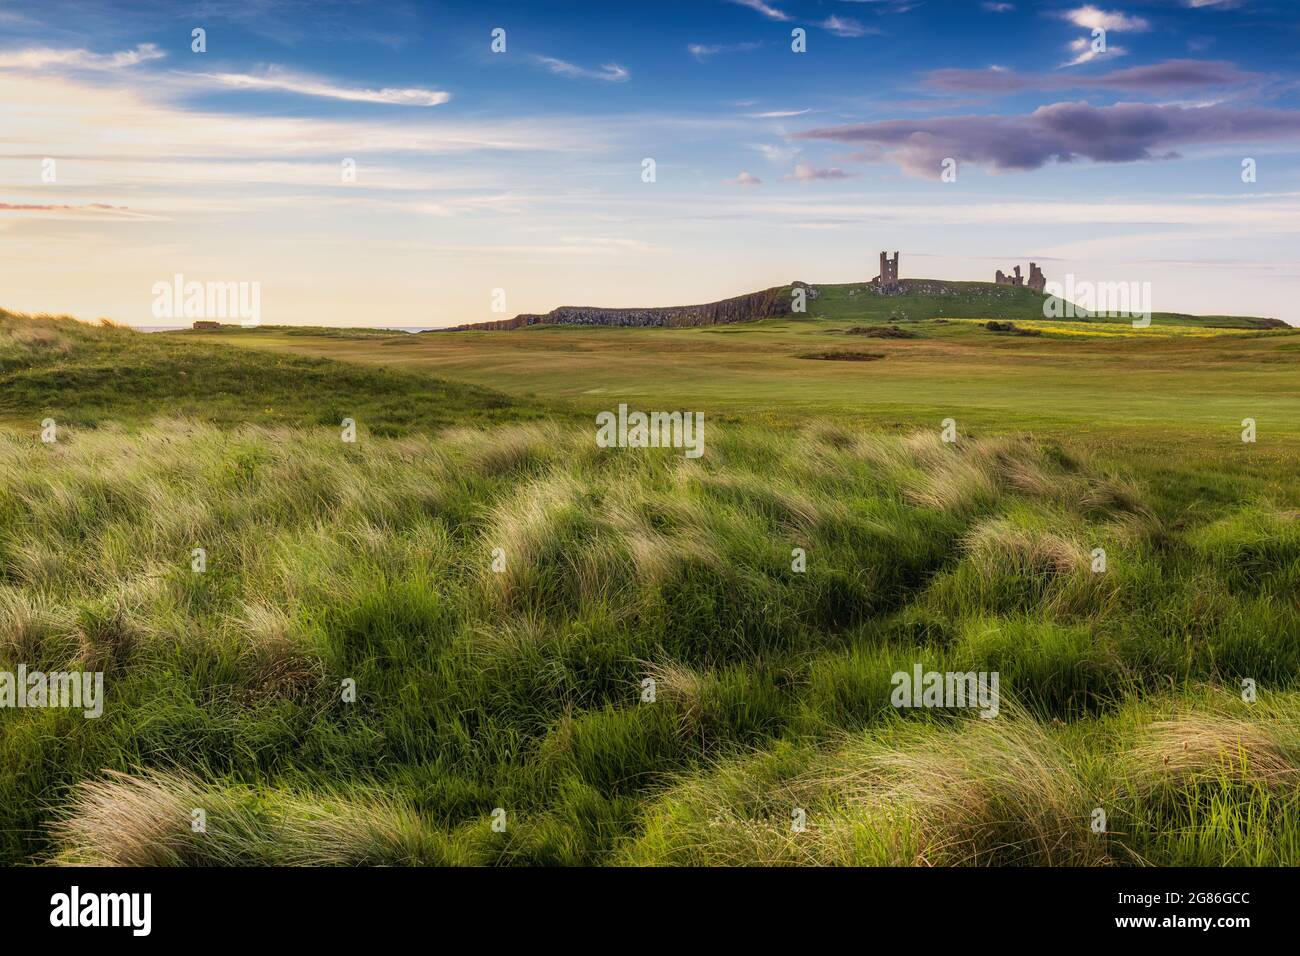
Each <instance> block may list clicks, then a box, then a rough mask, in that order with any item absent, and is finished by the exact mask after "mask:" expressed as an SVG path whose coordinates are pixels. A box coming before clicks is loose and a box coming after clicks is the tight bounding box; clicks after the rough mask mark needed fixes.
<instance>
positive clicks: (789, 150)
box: [747, 143, 800, 166]
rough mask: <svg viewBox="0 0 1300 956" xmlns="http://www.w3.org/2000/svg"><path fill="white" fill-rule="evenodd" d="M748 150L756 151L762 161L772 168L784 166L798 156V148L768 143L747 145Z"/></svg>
mask: <svg viewBox="0 0 1300 956" xmlns="http://www.w3.org/2000/svg"><path fill="white" fill-rule="evenodd" d="M747 145H748V146H749V148H750V149H753V150H757V151H758V152H759V153H760V154H761V155H762V157H763V158H764V159H766V160H767V161H768V162H769V163H771V164H772V165H774V166H784V165H785V164H786V163H788V162H789V161H790V160H792V159H794V158H795V157H796V156H798V155H799V153H800V149H799V147H798V146H773V145H771V144H770V143H749V144H747Z"/></svg>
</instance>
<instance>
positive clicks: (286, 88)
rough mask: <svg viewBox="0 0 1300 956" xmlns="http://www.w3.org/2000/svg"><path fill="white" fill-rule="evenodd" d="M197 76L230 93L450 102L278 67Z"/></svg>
mask: <svg viewBox="0 0 1300 956" xmlns="http://www.w3.org/2000/svg"><path fill="white" fill-rule="evenodd" d="M199 75H200V76H203V77H206V78H207V79H210V80H213V81H215V82H217V83H220V84H221V85H222V86H228V87H231V88H232V89H239V90H272V91H275V92H283V93H298V94H300V95H302V96H320V97H324V98H326V99H331V100H347V101H348V102H352V103H388V104H391V105H394V106H439V105H441V104H443V103H446V102H447V101H448V100H450V99H451V94H450V93H446V92H444V91H442V90H426V89H421V88H418V87H408V88H395V87H384V88H382V89H377V90H375V89H365V88H358V87H349V86H339V85H338V84H336V83H333V82H331V81H330V80H327V79H322V78H319V77H314V76H308V75H306V74H303V73H294V72H292V71H289V70H285V69H281V68H279V67H271V68H269V69H268V70H266V71H265V72H263V73H202V74H199Z"/></svg>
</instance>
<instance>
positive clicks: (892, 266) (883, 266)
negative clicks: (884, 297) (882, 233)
mask: <svg viewBox="0 0 1300 956" xmlns="http://www.w3.org/2000/svg"><path fill="white" fill-rule="evenodd" d="M876 286H877V288H878V290H879V291H881V292H893V291H895V290H896V289H897V288H898V253H897V252H895V253H894V258H893V259H890V258H889V253H887V252H882V253H881V254H880V275H878V276H876Z"/></svg>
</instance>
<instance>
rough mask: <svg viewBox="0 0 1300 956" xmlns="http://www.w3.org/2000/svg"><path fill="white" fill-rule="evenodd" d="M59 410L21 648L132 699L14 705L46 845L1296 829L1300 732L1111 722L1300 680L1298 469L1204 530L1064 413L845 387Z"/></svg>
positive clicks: (1180, 855)
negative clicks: (925, 696) (610, 438)
mask: <svg viewBox="0 0 1300 956" xmlns="http://www.w3.org/2000/svg"><path fill="white" fill-rule="evenodd" d="M112 334H119V333H117V332H114V333H112ZM120 334H129V333H120ZM71 347H72V348H75V342H74V343H73V345H72V346H71ZM59 438H60V440H59V441H58V442H57V443H56V444H52V445H44V444H41V443H40V442H39V441H38V440H36V439H35V437H34V436H33V435H32V434H29V433H27V432H25V431H24V432H17V431H11V432H7V433H4V434H3V436H2V437H0V669H10V670H12V669H13V668H15V667H16V666H17V665H18V664H19V663H24V664H26V665H28V666H29V667H36V666H40V667H43V668H45V669H46V670H51V669H59V668H74V669H75V668H85V669H89V670H104V671H105V673H106V682H107V698H108V699H107V703H106V709H105V713H104V716H103V717H102V718H101V719H99V720H85V719H83V718H82V717H81V716H80V715H79V714H72V713H69V712H66V711H55V710H29V711H13V710H6V711H0V833H2V835H0V853H2V854H3V858H4V860H5V861H7V862H10V863H17V862H20V861H33V860H45V859H50V860H56V861H61V862H97V863H125V864H131V863H154V864H157V863H162V864H173V863H175V864H180V863H214V864H227V863H340V864H360V863H413V862H423V863H499V862H513V863H527V862H532V863H598V862H630V861H635V862H649V863H667V862H705V863H717V862H734V863H746V862H748V863H797V862H819V863H914V864H930V863H977V864H985V863H990V864H991V863H1020V862H1038V863H1071V864H1097V863H1112V862H1134V861H1136V860H1139V859H1141V860H1145V861H1162V860H1163V861H1181V860H1187V859H1195V860H1207V859H1208V860H1216V859H1221V860H1223V861H1225V862H1239V861H1243V860H1246V861H1260V860H1280V859H1285V860H1288V861H1295V860H1296V857H1295V851H1294V846H1295V836H1294V832H1293V830H1291V829H1289V828H1290V827H1291V826H1292V823H1293V822H1294V816H1293V810H1292V804H1291V802H1290V797H1289V793H1290V792H1291V790H1288V789H1287V787H1286V785H1285V782H1286V781H1289V780H1290V779H1291V774H1292V773H1293V772H1294V771H1293V769H1292V768H1293V767H1294V753H1295V750H1294V749H1293V742H1292V737H1291V735H1292V731H1291V730H1289V729H1285V728H1284V729H1281V730H1279V729H1278V727H1279V726H1282V725H1279V724H1277V722H1276V721H1275V720H1273V719H1272V718H1269V719H1265V717H1264V714H1263V712H1262V711H1261V712H1258V713H1257V712H1253V711H1250V710H1242V711H1241V712H1240V713H1239V714H1238V715H1237V716H1236V717H1234V718H1233V719H1232V720H1228V719H1227V718H1225V717H1223V716H1222V714H1221V713H1220V711H1219V710H1214V709H1210V710H1208V711H1205V713H1208V714H1209V716H1201V717H1197V718H1195V719H1196V720H1199V721H1200V723H1199V724H1194V725H1193V724H1189V723H1186V720H1187V719H1190V718H1185V719H1184V720H1185V722H1184V723H1183V724H1177V725H1175V726H1178V727H1181V728H1183V729H1182V730H1179V731H1177V733H1178V734H1185V735H1186V737H1187V739H1188V740H1189V743H1188V749H1187V750H1185V751H1181V753H1183V754H1184V755H1185V756H1184V757H1182V758H1180V757H1179V753H1180V752H1179V751H1177V750H1176V748H1175V752H1173V753H1169V764H1167V765H1166V764H1164V763H1161V764H1160V766H1158V767H1155V770H1156V771H1161V770H1162V768H1165V767H1166V766H1168V767H1170V768H1172V769H1171V770H1170V771H1169V772H1168V773H1163V772H1157V773H1151V772H1148V770H1149V768H1150V767H1151V765H1152V760H1153V758H1152V756H1151V754H1152V753H1168V751H1169V734H1170V733H1171V731H1168V730H1162V729H1160V727H1161V726H1163V725H1157V723H1155V722H1152V729H1151V730H1150V732H1149V735H1148V736H1147V737H1145V738H1142V739H1141V740H1136V741H1134V742H1129V743H1127V744H1125V745H1124V746H1122V747H1121V746H1120V745H1119V744H1117V743H1116V742H1115V740H1114V739H1112V738H1113V737H1114V736H1115V732H1114V731H1113V727H1114V726H1115V722H1116V721H1120V722H1122V721H1123V720H1126V719H1130V718H1127V717H1125V716H1124V715H1126V714H1129V713H1130V711H1132V710H1133V708H1137V707H1142V706H1147V705H1145V704H1142V703H1141V698H1142V697H1144V696H1150V695H1153V694H1156V695H1158V699H1160V700H1164V701H1166V702H1167V704H1168V706H1169V707H1170V708H1174V707H1176V706H1177V705H1178V703H1179V701H1180V700H1181V699H1182V697H1180V694H1183V695H1186V696H1187V698H1188V699H1189V700H1191V701H1193V702H1195V701H1196V700H1199V699H1201V696H1203V692H1202V691H1199V690H1196V688H1197V687H1199V686H1200V685H1202V684H1204V683H1206V682H1221V683H1223V684H1225V685H1228V686H1234V685H1235V684H1236V682H1238V681H1239V680H1240V679H1241V678H1243V677H1250V678H1252V679H1255V680H1257V681H1258V682H1259V684H1260V686H1261V688H1262V693H1264V694H1265V695H1272V696H1271V697H1270V699H1272V700H1274V701H1284V702H1286V706H1287V707H1290V706H1291V704H1290V701H1291V699H1292V698H1291V697H1290V696H1289V695H1287V694H1286V693H1285V690H1286V688H1289V687H1291V686H1293V685H1294V682H1295V679H1296V676H1297V674H1298V673H1300V657H1298V654H1300V651H1297V649H1296V647H1295V646H1294V642H1293V641H1291V640H1289V639H1288V637H1287V635H1288V634H1294V633H1296V631H1297V624H1300V620H1297V618H1298V616H1300V614H1298V612H1297V608H1296V606H1295V604H1294V601H1293V600H1292V599H1291V595H1292V593H1293V592H1292V591H1291V590H1289V589H1290V588H1291V585H1292V582H1293V579H1294V578H1293V576H1294V568H1293V563H1294V557H1295V556H1294V554H1293V553H1292V552H1293V549H1291V548H1290V547H1289V545H1287V544H1286V542H1287V541H1288V540H1289V526H1286V525H1285V524H1277V522H1282V521H1284V519H1283V518H1282V517H1279V516H1278V515H1279V514H1281V513H1282V512H1281V511H1280V509H1277V508H1275V507H1273V506H1271V505H1269V504H1268V503H1267V502H1260V503H1258V504H1256V505H1251V506H1250V508H1251V509H1253V510H1249V511H1247V512H1239V507H1240V506H1228V505H1225V506H1222V507H1220V508H1218V509H1217V510H1215V509H1207V510H1206V512H1205V514H1204V516H1203V517H1202V518H1201V520H1200V521H1198V522H1192V523H1190V524H1189V523H1188V522H1187V521H1186V520H1185V519H1181V520H1179V521H1178V522H1177V523H1176V524H1174V523H1172V522H1171V521H1170V520H1169V519H1168V518H1167V517H1165V516H1162V514H1161V509H1160V508H1158V507H1156V506H1155V505H1153V504H1152V503H1151V502H1149V501H1148V500H1146V499H1147V491H1146V490H1144V488H1143V487H1142V486H1141V485H1140V484H1136V483H1134V482H1133V481H1132V480H1130V479H1127V478H1125V477H1124V476H1122V475H1119V474H1115V473H1111V472H1109V471H1107V470H1105V469H1102V468H1099V467H1098V466H1096V465H1094V464H1090V463H1089V462H1088V461H1087V460H1085V459H1080V458H1077V457H1075V456H1072V455H1067V454H1064V453H1062V452H1061V450H1060V449H1058V448H1056V447H1054V446H1048V445H1043V444H1040V443H1038V442H1036V441H1034V440H1033V439H1031V438H1028V437H1014V436H1012V437H1008V436H1001V437H995V438H989V439H983V440H980V439H968V440H964V441H963V442H961V443H959V444H958V445H956V446H950V445H943V444H942V443H940V442H938V441H937V440H936V439H934V438H932V437H930V436H922V435H913V436H898V437H885V436H880V435H869V434H865V433H861V432H857V431H855V430H853V429H851V428H847V427H845V426H844V425H842V424H832V423H823V422H810V423H809V424H808V425H807V426H806V427H804V428H802V429H797V430H784V429H776V428H763V427H757V426H749V425H736V424H724V425H711V426H710V432H709V452H708V454H707V455H706V456H705V457H704V458H703V459H699V460H688V459H685V458H683V457H681V456H680V455H678V454H673V453H672V452H671V451H668V450H663V451H660V450H628V449H623V450H619V449H599V448H597V447H596V446H595V443H594V439H593V432H592V431H591V430H590V429H587V428H581V427H574V426H570V425H565V424H559V423H555V422H550V423H544V422H537V423H524V424H505V425H500V426H496V427H493V428H467V427H457V428H453V429H447V430H444V431H442V432H441V433H439V434H437V435H435V436H427V435H420V434H414V433H413V434H407V435H404V436H398V437H379V436H375V435H372V434H368V433H366V432H365V431H364V430H363V432H362V435H361V438H360V440H359V441H358V442H357V443H356V444H348V443H345V442H342V441H340V436H339V433H338V431H337V430H335V428H334V427H333V426H332V425H331V426H321V427H284V426H277V427H258V426H245V427H242V428H225V427H219V426H216V425H211V424H205V423H203V422H201V421H198V420H192V419H171V420H157V421H155V422H154V423H152V424H151V425H148V426H147V427H143V428H137V429H130V430H127V429H120V428H111V427H104V428H97V429H91V428H85V427H80V428H78V427H67V428H64V429H63V430H61V432H60V436H59ZM1270 509H1271V510H1270ZM1268 522H1273V524H1268ZM1238 527H1240V529H1241V533H1237V531H1235V530H1234V529H1236V528H1238ZM1269 529H1273V530H1271V531H1270V530H1269ZM1275 532H1276V533H1275ZM1094 547H1104V548H1105V549H1106V550H1107V554H1108V560H1109V563H1108V568H1107V570H1106V571H1105V573H1101V574H1099V573H1095V572H1094V571H1093V570H1092V567H1091V561H1090V553H1091V550H1092V549H1093V548H1094ZM195 548H202V549H204V551H205V552H206V561H207V567H206V570H205V571H204V572H203V573H196V572H194V571H193V570H192V567H191V561H192V553H193V549H195ZM494 549H500V551H499V552H498V553H497V554H498V555H499V556H500V557H501V558H502V559H503V561H504V563H503V565H502V564H498V565H497V569H494V560H495V558H496V556H494ZM795 549H802V550H803V552H804V554H805V555H806V560H807V567H806V570H805V571H802V572H800V571H796V570H794V568H793V566H792V561H793V552H794V550H795ZM1243 554H1248V555H1249V556H1250V557H1249V569H1250V570H1249V573H1241V574H1233V573H1227V571H1228V569H1229V568H1231V567H1235V566H1237V565H1238V564H1239V563H1240V561H1241V556H1242V555H1243ZM914 663H922V664H923V665H924V666H925V667H927V668H929V669H938V670H950V669H951V670H990V669H992V670H999V671H1000V672H1001V674H1002V686H1003V689H1004V693H1006V694H1007V695H1008V697H1009V699H1014V700H1016V701H1018V707H1017V708H1016V709H1012V710H1008V712H1007V713H1006V714H1005V715H1004V716H1002V717H1000V718H999V719H998V720H996V721H982V720H977V721H963V720H959V719H954V718H953V716H952V715H950V714H949V715H942V714H941V715H935V714H932V713H928V712H908V713H906V714H905V715H902V716H900V714H899V713H898V712H896V711H894V709H893V708H892V707H891V706H890V705H889V680H890V675H891V674H892V673H893V672H895V671H899V670H902V671H910V669H911V667H912V665H913V664H914ZM646 680H650V681H653V683H654V687H655V690H656V692H655V695H654V701H653V702H652V703H651V702H643V701H642V694H643V693H644V689H645V685H644V684H643V681H646ZM353 682H354V684H355V689H356V699H355V702H348V701H346V700H345V699H344V689H345V686H346V685H348V684H351V683H353ZM1180 689H1182V690H1180ZM1270 706H1273V705H1270ZM1276 706H1282V704H1276ZM1133 712H1134V713H1136V711H1133ZM1216 715H1217V716H1216ZM1131 719H1132V720H1137V718H1136V717H1133V718H1131ZM1270 721H1272V722H1270ZM1287 726H1289V725H1287ZM1215 729H1217V733H1218V736H1215V735H1214V733H1212V732H1211V731H1212V730H1215ZM1193 731H1194V732H1193ZM1076 735H1077V736H1076ZM1162 735H1163V736H1162ZM1176 739H1181V738H1176ZM1143 741H1145V742H1143ZM1236 743H1240V744H1241V746H1242V747H1245V748H1246V751H1247V752H1248V753H1249V754H1250V763H1249V766H1250V768H1251V771H1252V772H1251V773H1250V774H1246V773H1244V772H1243V767H1242V765H1240V764H1234V763H1233V762H1232V761H1231V760H1228V761H1227V762H1226V763H1225V762H1223V761H1222V760H1220V759H1219V757H1220V755H1221V753H1228V752H1229V751H1231V749H1232V747H1233V746H1235V744H1236ZM1152 748H1155V750H1152ZM1103 755H1105V758H1106V759H1111V758H1112V757H1116V755H1118V757H1116V759H1119V760H1120V763H1121V764H1122V766H1124V767H1126V768H1138V767H1143V768H1148V770H1142V771H1140V772H1138V771H1134V774H1133V778H1132V782H1131V783H1124V782H1123V781H1122V780H1120V779H1119V778H1118V777H1115V776H1113V775H1108V773H1107V772H1104V770H1103V769H1099V765H1100V763H1104V760H1103V759H1102V757H1103ZM1179 768H1183V770H1185V771H1186V772H1182V771H1180V772H1179V773H1175V772H1174V771H1175V770H1179ZM1197 768H1200V770H1204V771H1205V772H1204V773H1201V772H1200V770H1198V769H1197ZM1156 780H1160V781H1164V782H1163V783H1162V784H1161V786H1160V787H1153V786H1150V785H1143V786H1139V785H1138V784H1139V783H1142V781H1146V782H1147V783H1148V784H1149V783H1150V782H1151V781H1156ZM1252 788H1254V789H1252ZM1192 794H1194V797H1193V796H1189V795H1192ZM1096 805H1101V806H1107V807H1109V808H1110V811H1113V812H1112V813H1111V816H1112V820H1123V821H1128V822H1129V823H1131V824H1132V828H1131V830H1129V831H1127V832H1125V833H1123V834H1118V835H1117V834H1114V833H1112V834H1107V835H1103V836H1100V837H1099V836H1098V835H1097V834H1094V833H1092V832H1091V830H1090V829H1089V822H1088V819H1089V818H1088V815H1089V812H1090V810H1091V809H1092V807H1093V806H1096ZM793 806H803V807H805V808H806V809H808V810H809V815H810V820H811V821H812V824H811V825H810V829H809V831H808V832H807V833H805V834H793V833H791V832H790V831H789V820H790V818H789V813H790V810H791V808H792V807H793ZM497 808H501V809H503V810H505V812H506V819H507V820H508V825H507V828H506V830H505V832H503V833H501V832H495V831H493V830H492V829H491V827H490V825H489V824H490V820H491V816H492V813H493V811H494V810H496V809H497ZM194 809H204V810H205V811H206V813H207V819H208V829H207V831H206V833H202V834H199V833H194V832H192V831H191V829H190V814H191V812H192V810H194ZM1173 820H1176V821H1178V833H1179V834H1180V836H1179V837H1178V838H1177V839H1175V838H1173V837H1171V836H1169V835H1168V833H1167V832H1166V833H1165V835H1164V836H1161V835H1160V834H1161V832H1162V831H1161V830H1160V827H1161V826H1162V825H1164V824H1165V823H1168V822H1169V821H1173ZM1246 820H1249V821H1252V825H1255V826H1262V827H1264V828H1265V829H1268V830H1269V832H1273V833H1275V834H1277V835H1278V840H1276V841H1275V842H1274V844H1272V847H1273V849H1271V850H1269V849H1267V848H1265V847H1264V846H1263V845H1262V844H1259V843H1258V842H1255V843H1243V842H1241V841H1237V842H1233V841H1232V840H1230V839H1229V838H1228V837H1227V836H1226V834H1229V833H1230V832H1233V829H1234V828H1236V827H1238V826H1240V825H1243V823H1242V821H1246ZM1260 821H1262V822H1260Z"/></svg>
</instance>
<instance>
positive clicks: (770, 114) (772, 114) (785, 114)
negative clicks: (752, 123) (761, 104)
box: [745, 107, 812, 119]
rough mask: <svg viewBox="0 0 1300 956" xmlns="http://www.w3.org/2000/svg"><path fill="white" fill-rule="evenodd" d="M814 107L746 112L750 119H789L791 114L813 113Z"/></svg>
mask: <svg viewBox="0 0 1300 956" xmlns="http://www.w3.org/2000/svg"><path fill="white" fill-rule="evenodd" d="M811 112H812V108H811V107H809V108H807V109H802V110H769V111H767V112H766V113H746V114H745V115H746V116H748V117H749V118H750V119H788V118H789V117H791V116H803V114H804V113H811Z"/></svg>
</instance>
